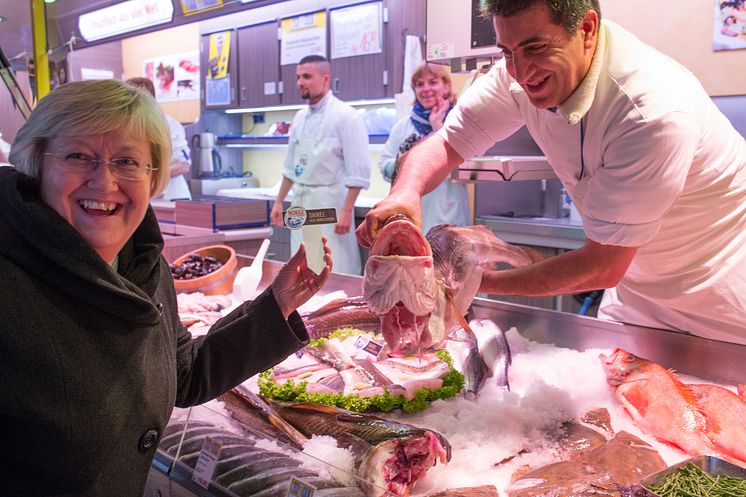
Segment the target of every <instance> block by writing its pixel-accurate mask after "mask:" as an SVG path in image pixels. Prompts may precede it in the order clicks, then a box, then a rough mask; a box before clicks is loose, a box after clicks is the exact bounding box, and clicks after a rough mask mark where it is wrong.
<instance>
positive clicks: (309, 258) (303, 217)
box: [283, 207, 337, 274]
mask: <svg viewBox="0 0 746 497" xmlns="http://www.w3.org/2000/svg"><path fill="white" fill-rule="evenodd" d="M283 220H284V222H285V226H287V227H288V228H290V229H291V230H298V229H300V230H303V243H305V244H306V262H307V263H308V267H309V269H311V271H313V272H314V273H316V274H321V271H323V270H324V268H325V267H326V263H325V262H324V244H323V243H322V241H321V237H322V232H321V225H323V224H336V222H337V209H335V208H333V207H330V208H327V209H304V208H303V207H290V208H289V209H288V210H286V211H285V213H284V215H283Z"/></svg>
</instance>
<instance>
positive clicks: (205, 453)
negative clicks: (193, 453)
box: [192, 437, 223, 488]
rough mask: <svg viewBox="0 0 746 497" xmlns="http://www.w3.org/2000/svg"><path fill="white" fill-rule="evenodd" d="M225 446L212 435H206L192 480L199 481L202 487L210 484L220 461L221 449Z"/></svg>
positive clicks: (198, 483)
mask: <svg viewBox="0 0 746 497" xmlns="http://www.w3.org/2000/svg"><path fill="white" fill-rule="evenodd" d="M222 448H223V444H222V443H221V442H219V441H217V440H213V439H212V438H210V437H205V439H204V441H203V442H202V450H201V451H200V453H199V457H198V458H197V464H196V465H195V466H194V474H193V475H192V480H194V481H195V482H197V485H199V486H200V487H202V488H207V487H209V486H210V482H211V481H212V475H213V474H214V473H215V465H216V464H217V463H218V459H219V458H220V450H221V449H222Z"/></svg>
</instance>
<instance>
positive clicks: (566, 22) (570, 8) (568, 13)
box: [482, 0, 601, 35]
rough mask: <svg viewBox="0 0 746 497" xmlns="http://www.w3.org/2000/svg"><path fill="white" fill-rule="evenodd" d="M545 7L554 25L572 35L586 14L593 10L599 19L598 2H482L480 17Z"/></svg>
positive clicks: (507, 15)
mask: <svg viewBox="0 0 746 497" xmlns="http://www.w3.org/2000/svg"><path fill="white" fill-rule="evenodd" d="M542 5H543V6H545V7H547V8H548V9H549V12H550V13H551V14H552V20H553V21H554V23H555V24H557V25H559V26H562V27H563V28H564V29H565V31H567V33H568V34H570V35H574V34H575V31H576V30H577V29H578V26H579V25H580V21H582V20H583V17H585V14H586V12H588V11H589V10H595V11H596V13H597V14H598V18H599V19H601V6H600V5H599V3H598V0H483V2H482V15H484V16H486V17H495V16H498V17H511V16H514V15H516V14H520V13H521V12H524V11H526V10H528V9H532V8H534V7H537V6H539V7H540V6H542Z"/></svg>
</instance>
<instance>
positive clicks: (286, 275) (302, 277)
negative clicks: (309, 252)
mask: <svg viewBox="0 0 746 497" xmlns="http://www.w3.org/2000/svg"><path fill="white" fill-rule="evenodd" d="M321 240H322V243H323V244H324V262H326V267H324V269H323V270H322V271H321V274H318V275H317V274H316V273H314V272H313V271H312V270H311V269H310V268H309V267H308V264H307V262H306V245H305V244H303V243H301V244H300V248H299V249H298V252H296V253H295V255H294V256H293V257H291V258H290V260H289V261H287V262H286V263H285V265H284V266H282V268H281V269H280V271H279V272H278V273H277V276H275V279H274V281H273V282H272V285H271V286H272V292H273V293H274V295H275V300H276V301H277V305H278V306H279V307H280V311H282V315H283V316H285V319H287V317H288V316H289V315H290V314H292V313H293V311H294V310H295V309H297V308H298V307H300V306H301V305H302V304H304V303H305V302H306V301H308V299H310V298H311V297H313V296H314V295H315V294H316V293H317V292H318V291H319V289H321V287H323V286H324V285H325V284H326V282H327V280H328V279H329V275H330V274H331V272H332V256H331V253H332V251H331V250H330V249H329V247H328V246H327V245H326V237H325V236H324V237H321Z"/></svg>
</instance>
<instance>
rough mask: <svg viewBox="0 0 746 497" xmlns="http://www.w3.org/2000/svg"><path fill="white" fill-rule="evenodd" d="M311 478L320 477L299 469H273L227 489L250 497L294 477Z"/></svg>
mask: <svg viewBox="0 0 746 497" xmlns="http://www.w3.org/2000/svg"><path fill="white" fill-rule="evenodd" d="M310 476H318V475H317V474H316V473H314V472H313V471H309V470H305V469H299V468H273V469H270V470H268V471H266V472H263V473H260V474H256V475H253V476H250V477H248V478H244V479H242V480H239V481H236V482H234V483H231V484H230V485H228V487H227V488H228V490H230V491H231V492H233V493H235V494H237V495H239V496H246V497H249V496H250V495H254V494H256V493H257V492H260V491H262V490H264V489H265V488H268V487H271V486H273V485H275V484H277V483H280V482H282V481H289V480H290V479H291V478H293V477H295V478H299V479H303V478H307V477H310Z"/></svg>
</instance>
